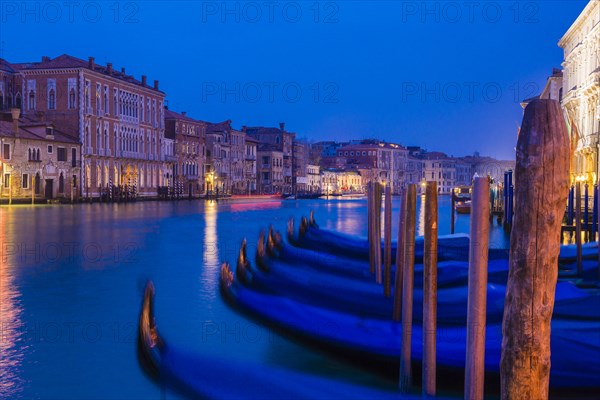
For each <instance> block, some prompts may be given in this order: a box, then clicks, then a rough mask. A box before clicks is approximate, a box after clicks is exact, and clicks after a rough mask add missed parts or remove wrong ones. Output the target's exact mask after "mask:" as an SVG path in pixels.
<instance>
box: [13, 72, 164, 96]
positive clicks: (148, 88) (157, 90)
mask: <svg viewBox="0 0 600 400" xmlns="http://www.w3.org/2000/svg"><path fill="white" fill-rule="evenodd" d="M57 70H75V71H79V72H84V71H85V72H89V73H92V74H95V75H96V76H100V77H103V78H110V79H114V80H116V81H118V82H123V83H126V84H130V85H133V86H135V87H138V88H140V89H143V90H147V91H150V92H151V93H153V94H157V93H161V94H163V95H164V96H165V97H166V96H167V94H166V92H163V91H162V90H160V89H154V88H153V87H152V86H142V85H141V84H138V83H135V82H128V81H126V80H124V79H120V78H117V77H116V76H112V75H108V74H105V73H102V72H99V71H94V70H92V69H89V68H87V67H60V68H35V69H34V68H31V69H28V68H24V69H18V70H16V73H22V74H23V75H33V73H34V72H41V73H44V72H47V71H57ZM28 73H29V74H28ZM128 76H131V77H132V78H133V75H128ZM134 79H136V78H134Z"/></svg>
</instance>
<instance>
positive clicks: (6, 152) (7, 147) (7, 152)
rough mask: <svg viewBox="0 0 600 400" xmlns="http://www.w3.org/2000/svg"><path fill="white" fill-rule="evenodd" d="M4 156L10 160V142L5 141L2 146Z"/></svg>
mask: <svg viewBox="0 0 600 400" xmlns="http://www.w3.org/2000/svg"><path fill="white" fill-rule="evenodd" d="M2 158H4V159H5V160H10V143H4V146H2Z"/></svg>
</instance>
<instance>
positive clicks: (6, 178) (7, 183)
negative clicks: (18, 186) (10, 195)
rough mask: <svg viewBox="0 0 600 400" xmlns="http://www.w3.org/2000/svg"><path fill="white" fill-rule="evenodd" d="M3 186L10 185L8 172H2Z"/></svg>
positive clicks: (7, 186)
mask: <svg viewBox="0 0 600 400" xmlns="http://www.w3.org/2000/svg"><path fill="white" fill-rule="evenodd" d="M4 187H5V188H9V187H10V174H4Z"/></svg>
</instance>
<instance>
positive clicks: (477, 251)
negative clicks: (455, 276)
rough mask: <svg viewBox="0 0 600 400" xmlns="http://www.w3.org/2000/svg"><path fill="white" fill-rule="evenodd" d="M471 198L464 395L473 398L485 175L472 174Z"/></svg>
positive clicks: (484, 273)
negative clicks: (482, 176)
mask: <svg viewBox="0 0 600 400" xmlns="http://www.w3.org/2000/svg"><path fill="white" fill-rule="evenodd" d="M471 198H472V202H471V240H470V241H469V286H468V299H467V354H466V366H465V399H474V400H476V399H483V389H484V385H483V384H484V378H485V323H486V306H487V280H488V244H489V236H490V219H489V213H490V181H489V180H488V178H475V181H474V182H473V194H472V196H471Z"/></svg>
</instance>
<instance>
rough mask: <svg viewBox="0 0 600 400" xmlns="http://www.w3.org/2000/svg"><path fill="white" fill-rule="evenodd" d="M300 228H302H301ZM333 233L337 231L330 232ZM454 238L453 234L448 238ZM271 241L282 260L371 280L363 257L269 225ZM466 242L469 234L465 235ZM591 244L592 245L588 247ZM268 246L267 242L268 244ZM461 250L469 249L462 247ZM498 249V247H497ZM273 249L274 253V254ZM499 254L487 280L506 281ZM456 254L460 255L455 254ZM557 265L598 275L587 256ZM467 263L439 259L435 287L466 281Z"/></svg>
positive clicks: (562, 273)
mask: <svg viewBox="0 0 600 400" xmlns="http://www.w3.org/2000/svg"><path fill="white" fill-rule="evenodd" d="M301 230H302V228H301ZM290 231H293V221H292V220H290V221H289V222H288V237H289V232H290ZM333 235H338V234H337V233H333ZM448 239H449V240H454V238H448ZM271 242H272V243H273V244H274V247H275V248H276V252H273V251H267V254H268V255H270V256H274V257H276V258H279V259H281V260H282V261H285V262H286V263H289V264H292V265H301V266H303V267H305V268H311V269H318V270H323V271H328V272H331V273H335V274H339V275H343V276H349V277H354V278H357V279H366V280H369V281H372V280H373V274H371V273H370V271H369V262H368V260H365V259H355V258H351V257H348V256H347V255H346V254H342V255H339V254H332V253H327V252H320V251H316V250H313V249H308V248H303V247H294V246H289V245H286V244H285V243H284V242H283V240H282V239H281V235H279V234H278V233H276V232H275V233H273V230H272V229H269V242H268V243H271ZM419 243H420V244H421V246H420V250H421V251H422V250H423V241H422V238H421V240H420V242H419V238H417V246H418V244H419ZM467 243H468V238H467ZM588 248H591V247H588ZM267 249H269V246H267ZM462 251H463V250H460V249H459V250H458V251H456V253H455V254H458V253H460V252H462ZM464 251H468V248H467V249H464ZM498 251H499V250H498ZM274 253H276V254H274ZM496 255H498V257H496V258H490V259H489V261H488V282H489V283H492V284H496V285H506V282H507V281H508V256H506V257H500V254H499V253H496ZM457 258H459V257H457ZM567 260H569V259H568V258H567V259H566V260H565V262H563V263H562V264H561V263H559V265H558V277H559V279H561V280H579V279H583V280H586V281H589V280H596V279H597V273H598V272H597V270H598V263H597V261H595V260H594V261H592V260H589V259H586V260H584V261H583V264H582V273H581V274H580V273H579V272H578V271H577V266H576V264H575V263H574V262H573V261H571V262H570V263H567V262H566V261H567ZM415 262H416V264H415V286H417V287H418V286H422V279H423V275H422V273H423V264H422V260H419V259H417V260H416V261H415ZM468 269H469V263H468V261H466V260H447V261H439V262H438V287H452V286H462V285H466V283H467V280H468V276H469V270H468ZM394 271H395V262H394V263H392V275H393V274H394Z"/></svg>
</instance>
